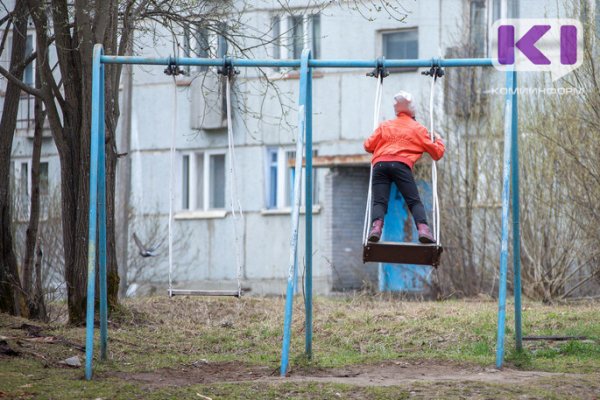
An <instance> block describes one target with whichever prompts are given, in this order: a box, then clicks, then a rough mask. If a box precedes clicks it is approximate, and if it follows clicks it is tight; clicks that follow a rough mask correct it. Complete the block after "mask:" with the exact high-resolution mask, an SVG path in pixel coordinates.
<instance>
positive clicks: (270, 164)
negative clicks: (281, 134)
mask: <svg viewBox="0 0 600 400" xmlns="http://www.w3.org/2000/svg"><path fill="white" fill-rule="evenodd" d="M278 155H279V153H278V151H277V149H272V148H269V149H267V192H266V195H267V196H266V198H267V208H268V209H273V208H277V186H278V185H277V183H278V179H277V170H278V168H279V165H278V162H277V159H278Z"/></svg>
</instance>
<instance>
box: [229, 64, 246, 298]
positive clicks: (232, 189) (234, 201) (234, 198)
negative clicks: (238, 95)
mask: <svg viewBox="0 0 600 400" xmlns="http://www.w3.org/2000/svg"><path fill="white" fill-rule="evenodd" d="M231 77H232V74H228V75H227V78H226V80H227V81H226V85H225V102H226V105H227V147H228V150H229V177H230V179H229V182H230V184H229V194H230V206H231V215H232V222H233V236H234V246H235V264H236V268H237V272H236V279H237V290H238V297H240V296H241V295H242V268H243V267H242V261H241V254H240V244H239V237H238V234H237V219H238V218H239V219H241V224H242V232H243V230H244V228H243V227H244V222H245V221H244V211H243V210H242V204H241V202H240V199H239V196H238V193H237V173H236V169H235V166H236V164H237V161H236V158H235V144H234V140H233V121H232V118H231V115H232V114H231V82H230V81H231ZM236 208H237V213H236ZM238 214H239V216H238Z"/></svg>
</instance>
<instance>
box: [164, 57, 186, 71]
mask: <svg viewBox="0 0 600 400" xmlns="http://www.w3.org/2000/svg"><path fill="white" fill-rule="evenodd" d="M164 73H165V74H166V75H169V76H177V75H184V74H185V71H184V70H183V69H181V68H180V67H179V66H178V65H177V59H176V58H174V57H171V56H169V58H168V59H167V68H165V70H164Z"/></svg>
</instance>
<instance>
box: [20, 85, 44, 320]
mask: <svg viewBox="0 0 600 400" xmlns="http://www.w3.org/2000/svg"><path fill="white" fill-rule="evenodd" d="M36 86H37V87H38V89H39V74H36ZM34 115H35V127H34V135H33V154H32V156H31V207H30V211H29V224H28V226H27V232H26V235H25V256H24V259H23V291H24V292H25V296H27V303H28V306H29V314H30V316H31V318H35V319H41V320H44V319H46V315H40V314H39V312H40V311H41V308H40V307H38V305H39V295H38V293H37V290H34V287H33V282H34V276H33V274H34V270H33V264H34V258H35V248H36V243H37V237H38V225H39V221H40V156H41V153H42V133H43V130H44V120H45V118H46V117H45V114H44V110H43V109H42V100H41V99H40V98H36V99H35V106H34ZM36 272H37V271H36ZM36 289H37V286H36ZM41 300H42V302H43V295H42V299H41Z"/></svg>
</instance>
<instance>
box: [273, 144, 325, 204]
mask: <svg viewBox="0 0 600 400" xmlns="http://www.w3.org/2000/svg"><path fill="white" fill-rule="evenodd" d="M295 151H296V148H295V147H289V146H281V147H267V148H266V151H265V153H264V154H265V201H264V207H265V209H266V210H290V209H291V207H292V203H293V199H292V198H291V193H290V189H291V188H292V187H293V182H291V179H288V171H289V170H290V168H291V169H293V167H290V166H288V160H289V158H288V155H291V156H292V157H294V156H295V154H294V153H295ZM313 151H314V152H315V154H317V152H316V150H313ZM273 152H276V153H277V187H276V190H277V193H276V197H275V207H269V197H270V190H271V182H270V179H271V178H270V177H271V174H270V167H271V160H270V157H269V156H270V155H271V154H272V153H273ZM305 179H306V169H305V168H304V167H302V182H303V185H302V193H301V198H300V205H301V206H302V207H304V199H305V197H306V189H305V186H304V182H305ZM317 181H318V174H317V170H316V169H315V168H313V193H314V195H313V206H318V205H319V185H318V182H317Z"/></svg>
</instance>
